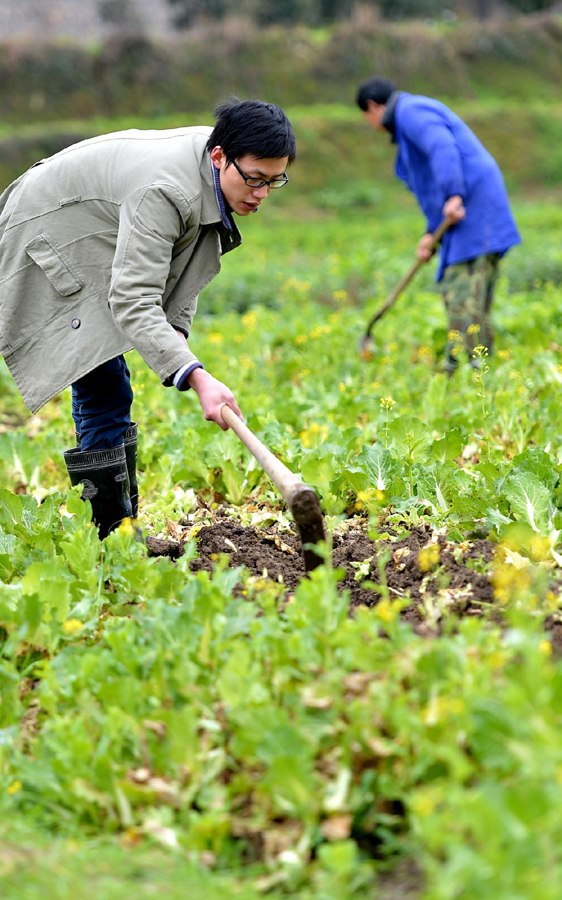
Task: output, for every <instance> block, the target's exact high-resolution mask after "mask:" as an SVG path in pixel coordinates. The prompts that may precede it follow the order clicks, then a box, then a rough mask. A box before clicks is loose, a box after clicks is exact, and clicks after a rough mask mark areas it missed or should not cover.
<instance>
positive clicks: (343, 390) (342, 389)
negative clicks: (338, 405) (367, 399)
mask: <svg viewBox="0 0 562 900" xmlns="http://www.w3.org/2000/svg"><path fill="white" fill-rule="evenodd" d="M339 387H340V391H341V392H342V394H343V393H345V391H346V390H347V387H346V386H345V384H344V383H343V381H340V385H339Z"/></svg>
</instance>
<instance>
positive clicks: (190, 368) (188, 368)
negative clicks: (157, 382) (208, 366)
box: [173, 359, 205, 391]
mask: <svg viewBox="0 0 562 900" xmlns="http://www.w3.org/2000/svg"><path fill="white" fill-rule="evenodd" d="M204 368H205V367H204V365H203V363H200V362H199V360H197V359H196V360H195V361H194V362H192V363H187V364H186V365H185V366H182V367H181V369H178V371H177V372H176V374H175V375H174V380H173V384H174V387H177V389H178V391H189V390H191V385H190V384H189V383H188V378H189V376H190V375H191V373H192V372H194V371H195V369H204Z"/></svg>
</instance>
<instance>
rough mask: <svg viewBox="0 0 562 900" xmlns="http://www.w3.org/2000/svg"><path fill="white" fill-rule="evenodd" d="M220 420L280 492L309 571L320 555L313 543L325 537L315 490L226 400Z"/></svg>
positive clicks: (319, 561) (313, 567)
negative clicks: (252, 429)
mask: <svg viewBox="0 0 562 900" xmlns="http://www.w3.org/2000/svg"><path fill="white" fill-rule="evenodd" d="M221 416H222V419H223V421H224V422H225V423H226V424H227V425H228V426H229V427H230V428H232V430H233V431H234V433H235V434H236V435H237V436H238V437H239V438H240V440H241V441H242V443H243V444H244V445H245V446H246V447H247V448H248V450H249V451H250V453H251V454H252V455H253V456H254V457H255V459H257V461H258V463H259V464H260V466H261V467H262V469H263V470H264V472H265V473H266V474H267V475H269V477H270V478H271V480H272V482H273V484H274V485H275V487H276V488H277V489H278V490H279V491H280V492H281V494H282V495H283V497H284V499H285V502H286V504H287V506H288V507H289V509H290V511H291V513H292V516H293V518H294V520H295V524H296V525H297V528H298V530H299V533H300V536H301V547H302V555H303V559H304V568H305V571H306V572H312V570H313V569H315V568H316V567H317V566H319V565H321V563H322V562H323V559H322V557H321V556H319V555H318V554H317V553H315V551H314V549H313V546H314V545H315V544H318V542H319V541H324V540H325V539H326V534H325V531H324V522H323V520H322V510H321V509H320V503H319V502H318V497H317V496H316V494H315V492H314V491H313V490H312V488H311V487H309V486H308V485H307V484H304V482H303V481H301V479H300V478H299V477H298V476H297V475H295V474H294V473H293V472H291V470H290V469H288V468H287V466H285V465H284V464H283V463H282V462H281V460H280V459H277V457H276V456H274V455H273V453H272V452H271V450H268V449H267V447H266V446H265V444H262V442H261V441H260V440H259V438H257V437H256V436H255V434H253V432H251V431H250V429H249V428H248V426H247V425H245V424H244V422H243V421H242V419H239V418H238V416H237V415H236V413H235V412H233V410H232V409H231V408H230V406H228V405H227V404H226V403H225V404H224V405H223V406H221Z"/></svg>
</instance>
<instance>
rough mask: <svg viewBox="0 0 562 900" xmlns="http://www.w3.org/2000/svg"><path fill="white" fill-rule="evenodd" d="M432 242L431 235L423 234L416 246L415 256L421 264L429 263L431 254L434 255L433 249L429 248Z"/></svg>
mask: <svg viewBox="0 0 562 900" xmlns="http://www.w3.org/2000/svg"><path fill="white" fill-rule="evenodd" d="M432 240H433V235H432V234H431V233H429V234H424V236H423V237H422V239H421V240H420V242H419V243H418V246H417V248H416V256H417V258H418V259H421V261H422V262H429V260H430V259H431V257H432V256H433V254H434V253H435V247H433V248H432V247H431V242H432Z"/></svg>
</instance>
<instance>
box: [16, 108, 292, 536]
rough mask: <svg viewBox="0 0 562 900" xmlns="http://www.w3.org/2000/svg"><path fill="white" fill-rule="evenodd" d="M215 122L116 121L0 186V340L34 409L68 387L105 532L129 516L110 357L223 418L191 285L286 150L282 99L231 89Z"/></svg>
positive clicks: (72, 460)
mask: <svg viewBox="0 0 562 900" xmlns="http://www.w3.org/2000/svg"><path fill="white" fill-rule="evenodd" d="M215 115H216V123H215V127H214V128H213V129H211V128H206V127H193V128H178V129H171V130H165V131H137V130H131V131H123V132H116V133H114V134H107V135H102V136H100V137H97V138H92V139H91V140H86V141H83V142H81V143H79V144H75V145H73V146H71V147H69V148H68V149H66V150H63V151H61V152H60V153H57V154H56V155H55V156H52V157H50V158H49V159H44V160H41V161H40V162H39V163H36V164H35V166H32V167H31V169H29V171H27V172H26V173H25V174H24V175H22V176H21V177H20V178H19V179H18V180H17V181H15V182H14V183H13V184H12V185H10V187H8V188H7V190H6V191H5V192H4V194H3V195H2V196H1V197H0V353H1V354H2V355H3V356H4V359H5V361H6V364H7V366H8V368H9V370H10V372H11V374H12V377H13V378H14V381H15V382H16V384H17V386H18V388H19V390H20V392H21V395H22V397H23V399H24V401H25V403H26V404H27V406H28V407H29V409H30V410H31V411H32V412H36V411H37V410H38V409H39V408H40V407H41V406H43V404H44V403H46V402H47V401H48V400H49V399H51V398H52V397H53V396H54V395H55V394H57V393H59V392H60V391H61V390H62V389H63V388H65V387H67V386H68V385H69V384H71V385H72V413H73V417H74V421H75V425H76V432H77V436H78V439H77V443H78V446H77V447H76V448H73V449H72V450H68V451H67V452H66V453H65V454H64V456H65V461H66V465H67V469H68V472H69V475H70V479H71V482H72V483H73V484H77V483H78V482H82V483H83V484H84V491H83V496H84V497H85V498H86V497H87V498H88V499H90V500H91V502H92V507H93V512H94V520H95V521H96V522H97V524H98V525H99V527H100V536H101V537H105V535H106V534H108V533H109V531H111V530H112V529H113V528H115V527H116V526H117V525H118V524H119V522H120V521H121V519H122V518H124V517H125V516H133V517H134V516H136V513H137V496H138V490H137V487H136V474H135V465H136V424H135V423H131V419H130V409H131V403H132V399H133V395H132V391H131V386H130V379H129V371H128V368H127V365H126V363H125V359H124V356H123V354H124V353H126V352H127V351H128V350H131V349H132V348H134V349H135V350H137V351H138V352H139V353H140V354H141V356H142V357H143V359H144V360H145V361H146V363H147V364H148V365H149V366H150V367H151V368H152V369H153V370H154V371H155V372H156V373H157V375H158V376H159V378H160V380H161V381H162V383H163V384H164V385H166V386H170V385H174V386H175V387H176V388H178V389H179V390H187V389H189V388H193V390H195V391H196V393H197V394H198V396H199V400H200V403H201V407H202V410H203V415H204V417H205V419H208V420H212V421H214V422H216V423H217V424H218V425H219V426H220V427H221V428H223V429H224V428H226V426H225V425H224V422H223V420H222V418H221V416H220V408H221V406H222V405H223V403H228V404H229V405H230V406H231V407H232V408H233V409H234V410H235V411H236V412H237V413H238V414H239V415H240V410H239V409H238V406H237V404H236V401H235V399H234V396H233V395H232V393H231V391H230V390H229V388H228V387H227V386H226V385H224V384H222V383H221V382H220V381H218V380H217V379H216V378H214V377H213V376H212V375H211V374H210V373H208V372H206V371H205V369H204V368H203V365H202V363H201V362H200V361H199V360H198V359H197V358H196V356H195V355H194V354H193V353H192V351H191V350H190V349H189V346H188V343H187V338H188V336H189V332H190V330H191V325H192V321H193V317H194V315H195V311H196V308H197V298H198V295H199V292H200V291H201V290H202V289H203V288H204V287H205V286H206V285H207V284H208V283H209V282H210V281H211V279H212V278H214V277H215V275H217V274H218V272H219V270H220V257H221V255H222V254H223V253H227V252H228V251H229V250H232V249H234V248H236V247H238V246H239V245H240V244H241V242H242V238H241V235H240V232H239V231H238V228H237V227H236V225H235V223H234V220H233V218H232V214H233V213H236V214H237V215H239V216H247V215H249V214H250V213H253V212H256V211H257V210H258V208H259V206H260V204H261V203H262V202H263V200H265V198H266V197H267V196H268V194H269V191H270V189H271V188H278V187H282V186H283V185H284V184H286V182H287V180H288V179H287V176H286V174H285V169H286V167H287V165H288V163H289V162H292V161H293V159H294V158H295V155H296V142H295V137H294V134H293V131H292V128H291V125H290V123H289V121H288V119H287V117H286V116H285V114H284V113H283V111H282V110H281V109H279V107H276V106H273V105H272V104H268V103H262V102H260V101H257V100H249V101H243V102H241V101H237V100H236V101H233V102H231V103H228V104H225V105H223V106H221V107H219V108H218V109H217V110H216V113H215Z"/></svg>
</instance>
